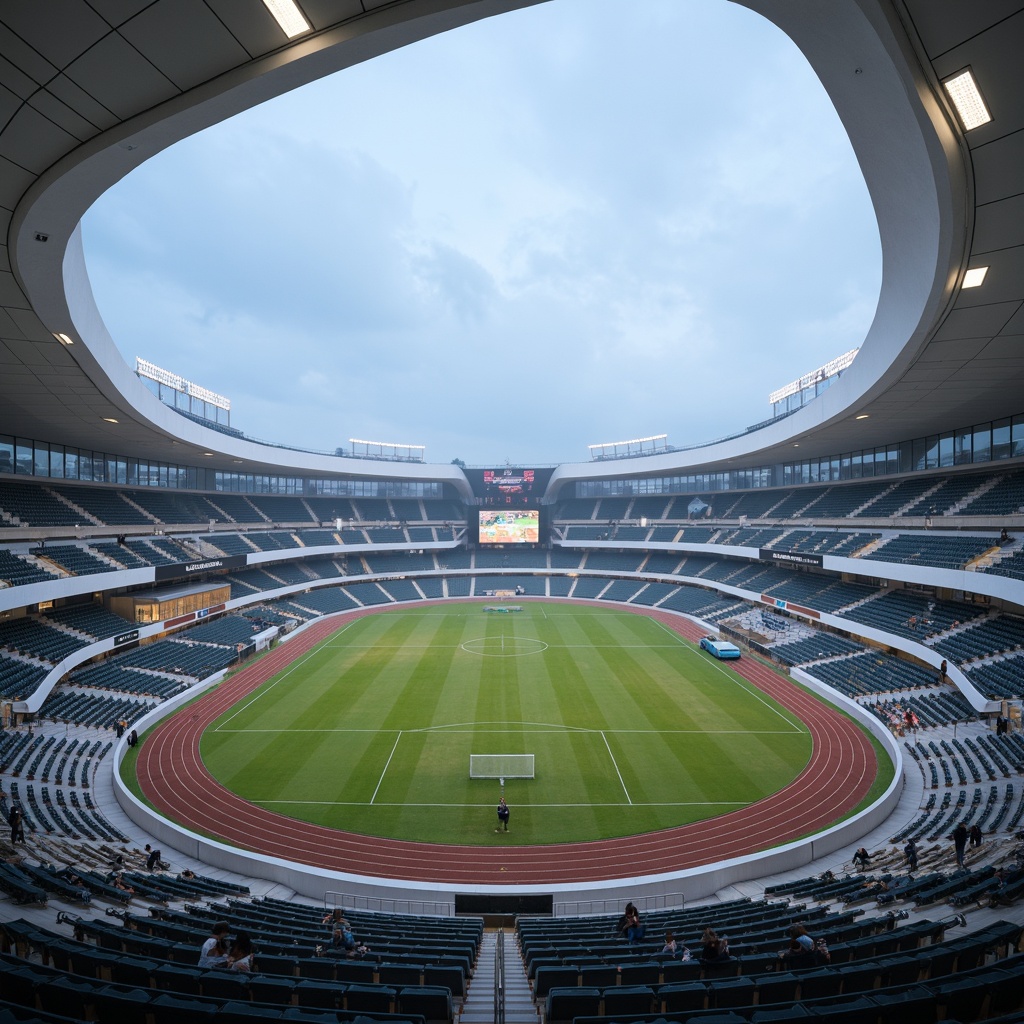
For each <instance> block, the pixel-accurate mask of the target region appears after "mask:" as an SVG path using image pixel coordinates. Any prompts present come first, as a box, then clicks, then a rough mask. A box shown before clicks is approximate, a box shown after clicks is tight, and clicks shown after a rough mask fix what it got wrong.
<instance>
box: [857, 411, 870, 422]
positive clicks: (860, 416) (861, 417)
mask: <svg viewBox="0 0 1024 1024" xmlns="http://www.w3.org/2000/svg"><path fill="white" fill-rule="evenodd" d="M868 415H869V413H866V412H862V413H861V414H860V415H859V416H858V417H857V419H859V420H866V419H867V418H868Z"/></svg>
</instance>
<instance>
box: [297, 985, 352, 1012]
mask: <svg viewBox="0 0 1024 1024" xmlns="http://www.w3.org/2000/svg"><path fill="white" fill-rule="evenodd" d="M345 988H346V986H345V985H339V984H338V983H337V982H336V981H317V980H316V979H315V978H300V979H299V981H298V983H297V984H296V986H295V998H296V1001H297V1002H298V1004H299V1006H309V1007H319V1008H320V1009H327V1010H336V1009H337V1008H338V1007H339V1006H344V1003H343V1002H342V999H343V998H344V995H345Z"/></svg>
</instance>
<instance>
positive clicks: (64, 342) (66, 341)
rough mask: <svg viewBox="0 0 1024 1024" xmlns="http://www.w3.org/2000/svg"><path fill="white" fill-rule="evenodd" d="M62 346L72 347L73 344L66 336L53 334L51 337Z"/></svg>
mask: <svg viewBox="0 0 1024 1024" xmlns="http://www.w3.org/2000/svg"><path fill="white" fill-rule="evenodd" d="M53 336H54V337H55V338H56V339H57V340H58V341H59V342H60V343H61V344H62V345H74V342H73V341H72V340H71V339H70V338H69V337H68V336H67V335H66V334H58V333H54V335H53Z"/></svg>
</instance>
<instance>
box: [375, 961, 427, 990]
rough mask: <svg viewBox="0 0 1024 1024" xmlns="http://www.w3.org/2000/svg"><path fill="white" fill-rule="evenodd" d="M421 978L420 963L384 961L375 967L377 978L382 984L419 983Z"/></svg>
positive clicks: (399, 985) (398, 985)
mask: <svg viewBox="0 0 1024 1024" xmlns="http://www.w3.org/2000/svg"><path fill="white" fill-rule="evenodd" d="M422 978H423V965H422V964H396V963H384V964H380V965H379V966H378V967H377V979H378V981H380V983H381V984H382V985H394V986H395V987H396V988H398V987H401V986H402V985H419V984H420V982H421V980H422Z"/></svg>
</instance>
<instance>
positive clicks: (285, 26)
mask: <svg viewBox="0 0 1024 1024" xmlns="http://www.w3.org/2000/svg"><path fill="white" fill-rule="evenodd" d="M263 5H264V6H265V7H266V9H267V10H268V11H270V13H271V14H272V15H273V16H274V20H275V21H276V22H277V23H278V25H280V26H281V31H282V32H284V34H285V35H286V36H287V37H288V38H289V39H294V38H295V37H296V36H301V35H302V33H303V32H308V31H309V29H310V24H309V22H308V21H306V19H305V17H304V16H303V14H302V11H300V10H299V8H298V6H297V5H296V3H295V0H263Z"/></svg>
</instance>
